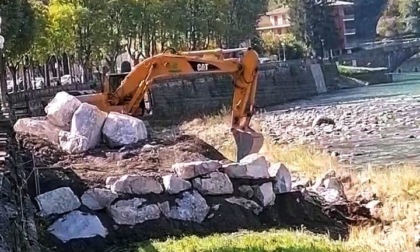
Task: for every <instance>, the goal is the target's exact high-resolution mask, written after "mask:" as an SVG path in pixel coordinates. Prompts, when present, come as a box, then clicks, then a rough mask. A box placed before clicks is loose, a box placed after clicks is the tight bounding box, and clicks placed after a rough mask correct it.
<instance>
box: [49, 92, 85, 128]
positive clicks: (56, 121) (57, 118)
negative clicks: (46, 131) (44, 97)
mask: <svg viewBox="0 0 420 252" xmlns="http://www.w3.org/2000/svg"><path fill="white" fill-rule="evenodd" d="M81 104H82V103H81V102H80V101H79V100H78V99H77V98H76V97H74V96H72V95H69V94H68V93H66V92H64V91H61V92H58V93H57V94H56V95H55V96H54V98H53V99H52V100H51V101H50V103H48V105H47V106H46V107H45V113H47V118H48V121H49V122H50V123H52V124H53V125H55V126H58V127H62V128H69V127H70V122H71V119H72V117H73V114H74V112H75V111H76V110H77V109H78V108H79V106H80V105H81Z"/></svg>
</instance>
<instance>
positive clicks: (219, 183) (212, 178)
mask: <svg viewBox="0 0 420 252" xmlns="http://www.w3.org/2000/svg"><path fill="white" fill-rule="evenodd" d="M192 184H193V186H194V187H195V188H197V190H198V191H199V192H200V193H202V194H203V195H223V194H232V193H233V185H232V182H231V181H230V179H229V177H228V176H227V175H226V174H225V173H222V172H212V173H210V174H209V175H207V176H205V177H201V178H195V179H194V180H193V182H192Z"/></svg>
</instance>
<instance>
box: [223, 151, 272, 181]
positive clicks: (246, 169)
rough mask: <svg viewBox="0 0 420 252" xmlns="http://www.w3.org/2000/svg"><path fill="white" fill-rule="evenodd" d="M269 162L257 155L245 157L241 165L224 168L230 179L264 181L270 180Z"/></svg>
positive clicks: (229, 165)
mask: <svg viewBox="0 0 420 252" xmlns="http://www.w3.org/2000/svg"><path fill="white" fill-rule="evenodd" d="M269 166H270V164H269V162H268V161H267V160H266V159H265V157H264V156H261V155H259V154H257V153H255V154H251V155H248V156H246V157H244V158H243V159H242V160H241V161H240V162H239V163H234V164H227V165H224V166H223V170H224V172H225V173H226V174H227V175H228V176H229V177H230V178H244V179H264V178H269V177H270V175H269V173H268V167H269Z"/></svg>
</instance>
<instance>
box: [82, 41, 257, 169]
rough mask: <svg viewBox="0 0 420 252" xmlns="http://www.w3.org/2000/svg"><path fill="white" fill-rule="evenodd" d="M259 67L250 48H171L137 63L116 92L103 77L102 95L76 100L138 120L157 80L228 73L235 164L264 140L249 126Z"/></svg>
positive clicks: (84, 96)
mask: <svg viewBox="0 0 420 252" xmlns="http://www.w3.org/2000/svg"><path fill="white" fill-rule="evenodd" d="M238 51H239V52H243V56H242V57H241V58H225V54H227V53H235V52H238ZM258 66H259V57H258V54H257V53H256V52H255V51H254V50H253V49H251V48H240V49H227V50H223V49H216V50H205V51H188V52H176V51H175V50H173V49H171V50H169V51H165V52H163V53H160V54H158V55H155V56H152V57H150V58H147V59H145V60H144V61H142V62H140V63H139V64H138V65H137V66H135V67H134V68H133V69H132V70H131V71H130V72H128V73H127V74H125V75H124V76H123V77H124V79H123V80H122V81H121V83H120V85H119V86H118V87H117V88H116V89H115V90H114V89H111V88H110V84H109V78H105V81H104V88H103V92H102V93H98V94H88V95H81V96H76V97H77V98H78V99H79V100H80V101H82V102H87V103H90V104H93V105H96V106H97V107H98V108H99V109H101V110H103V111H105V112H111V111H115V112H120V113H124V114H129V115H132V116H136V117H138V116H142V115H144V106H142V104H143V103H144V100H145V97H146V94H147V93H148V92H149V90H150V86H151V85H153V83H154V80H155V79H156V78H158V77H163V76H171V75H176V76H178V77H179V78H182V76H190V75H194V76H199V75H200V74H208V73H215V74H222V75H225V74H228V75H230V76H232V78H233V88H234V93H233V99H232V124H231V132H232V134H233V137H234V139H235V143H236V147H237V161H240V160H241V159H242V158H243V157H245V156H247V155H249V154H251V153H257V152H258V151H259V150H260V149H261V147H262V145H263V141H264V138H263V136H262V134H260V133H258V132H256V131H254V130H253V129H252V128H251V127H250V125H249V124H250V120H251V117H252V116H253V114H254V103H255V93H256V90H257V79H258Z"/></svg>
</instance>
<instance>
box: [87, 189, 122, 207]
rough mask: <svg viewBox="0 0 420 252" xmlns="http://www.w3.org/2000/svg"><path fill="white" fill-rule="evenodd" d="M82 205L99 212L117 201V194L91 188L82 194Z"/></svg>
mask: <svg viewBox="0 0 420 252" xmlns="http://www.w3.org/2000/svg"><path fill="white" fill-rule="evenodd" d="M80 199H81V200H82V204H83V205H85V206H87V207H88V208H90V209H91V210H101V209H104V208H106V207H108V206H110V205H111V203H112V202H113V201H114V200H116V199H118V194H116V193H113V192H112V191H111V190H108V189H102V188H92V189H89V190H87V191H86V192H84V193H83V195H82V197H80Z"/></svg>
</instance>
